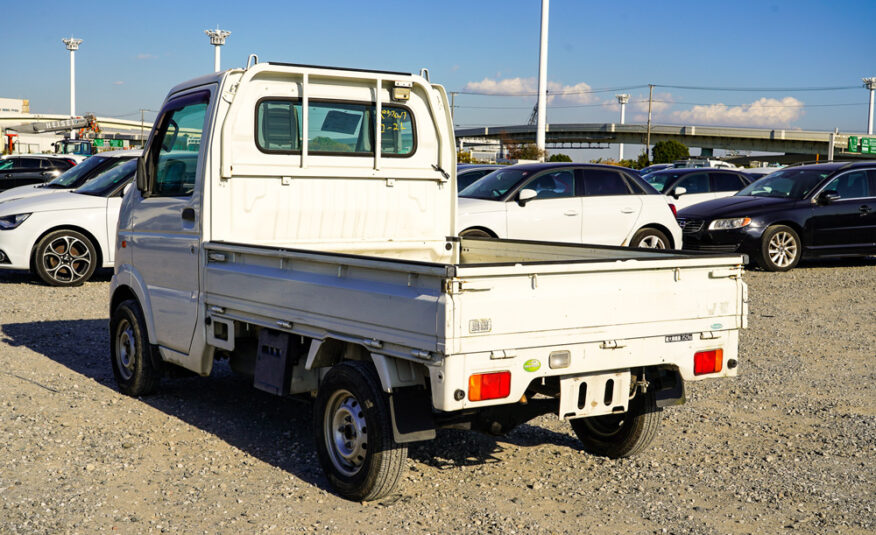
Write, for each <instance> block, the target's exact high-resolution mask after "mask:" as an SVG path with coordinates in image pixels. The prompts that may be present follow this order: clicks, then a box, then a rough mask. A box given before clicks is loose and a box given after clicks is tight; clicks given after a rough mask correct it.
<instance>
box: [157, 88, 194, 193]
mask: <svg viewBox="0 0 876 535" xmlns="http://www.w3.org/2000/svg"><path fill="white" fill-rule="evenodd" d="M208 100H209V93H206V92H205V93H198V94H196V95H193V96H189V97H183V98H181V99H179V101H178V102H176V103H175V102H173V101H172V102H170V104H168V108H167V109H166V110H165V112H164V114H162V117H161V119H160V120H159V123H158V124H159V131H158V133H157V134H156V135H155V138H154V139H153V142H152V145H151V147H150V154H149V160H150V162H152V165H153V166H154V167H152V176H154V181H153V183H152V187H151V192H150V194H151V195H152V196H155V197H188V196H190V195H191V194H192V191H193V190H194V187H195V171H196V169H197V166H198V153H199V152H200V149H201V138H202V136H203V133H204V120H205V118H206V115H207V101H208Z"/></svg>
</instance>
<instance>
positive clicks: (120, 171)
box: [73, 160, 137, 196]
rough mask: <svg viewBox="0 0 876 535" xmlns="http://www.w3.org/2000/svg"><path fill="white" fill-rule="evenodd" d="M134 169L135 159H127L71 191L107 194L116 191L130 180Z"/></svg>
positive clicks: (135, 167) (87, 193) (99, 194)
mask: <svg viewBox="0 0 876 535" xmlns="http://www.w3.org/2000/svg"><path fill="white" fill-rule="evenodd" d="M136 170H137V160H127V161H125V162H124V163H122V164H121V165H116V166H113V167H111V168H109V169H107V170H106V171H104V172H102V173H101V174H99V175H97V176H96V177H94V178H93V179H91V180H89V181H88V182H86V183H85V185H84V186H82V187H81V188H79V189H77V190H75V191H74V192H73V193H82V194H84V195H96V196H107V195H109V194H111V193H112V192H114V191H116V190H117V189H118V188H119V187H121V186H122V185H123V184H124V183H125V182H128V181H130V180H131V178H133V177H134V171H136Z"/></svg>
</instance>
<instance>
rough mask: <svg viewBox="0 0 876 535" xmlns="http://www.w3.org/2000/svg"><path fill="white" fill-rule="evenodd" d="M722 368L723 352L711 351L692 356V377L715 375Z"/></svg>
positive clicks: (720, 350) (719, 350) (718, 350)
mask: <svg viewBox="0 0 876 535" xmlns="http://www.w3.org/2000/svg"><path fill="white" fill-rule="evenodd" d="M723 366H724V350H723V349H713V350H711V351H700V352H698V353H695V354H694V375H704V374H707V373H717V372H719V371H721V368H722V367H723Z"/></svg>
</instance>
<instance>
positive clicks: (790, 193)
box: [736, 169, 831, 200]
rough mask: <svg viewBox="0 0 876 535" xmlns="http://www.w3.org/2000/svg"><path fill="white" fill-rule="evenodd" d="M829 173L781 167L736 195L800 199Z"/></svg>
mask: <svg viewBox="0 0 876 535" xmlns="http://www.w3.org/2000/svg"><path fill="white" fill-rule="evenodd" d="M830 173H831V170H822V169H783V170H781V171H776V172H775V173H772V174H770V175H767V176H765V177H763V178H761V179H760V180H757V181H755V182H752V183H751V184H749V185H748V186H746V187H745V188H743V189H742V190H740V191H739V193H737V194H736V195H737V196H738V197H745V196H749V197H776V198H780V199H793V200H800V199H802V198H804V197H806V195H808V194H809V192H810V191H812V189H813V188H814V187H815V186H817V185H818V183H819V182H821V180H822V179H823V178H824V177H826V176H827V175H829V174H830Z"/></svg>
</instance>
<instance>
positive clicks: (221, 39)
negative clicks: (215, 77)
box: [204, 26, 231, 72]
mask: <svg viewBox="0 0 876 535" xmlns="http://www.w3.org/2000/svg"><path fill="white" fill-rule="evenodd" d="M204 33H205V34H207V35H209V36H210V44H211V45H213V47H214V51H213V71H214V72H219V70H220V69H219V47H220V46H222V45H224V44H225V38H226V37H228V36H229V35H231V32H228V31H225V30H220V29H219V26H216V29H215V30H204Z"/></svg>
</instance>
